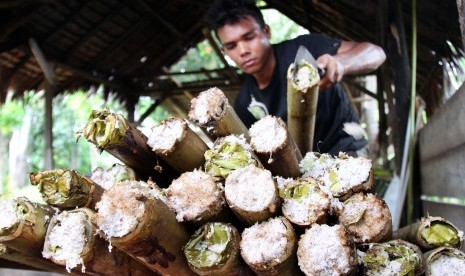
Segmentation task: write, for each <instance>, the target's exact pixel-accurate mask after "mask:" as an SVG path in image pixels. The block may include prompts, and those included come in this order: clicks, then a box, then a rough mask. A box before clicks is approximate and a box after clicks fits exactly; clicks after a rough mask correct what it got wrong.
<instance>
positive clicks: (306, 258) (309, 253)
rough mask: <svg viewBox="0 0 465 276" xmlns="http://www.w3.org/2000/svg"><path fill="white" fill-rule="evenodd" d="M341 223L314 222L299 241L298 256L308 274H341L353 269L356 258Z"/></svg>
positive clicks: (303, 269)
mask: <svg viewBox="0 0 465 276" xmlns="http://www.w3.org/2000/svg"><path fill="white" fill-rule="evenodd" d="M352 253H353V252H352V248H351V247H350V246H349V245H348V244H347V241H346V235H345V233H344V228H343V227H342V226H340V225H334V226H328V225H318V224H313V225H312V227H311V228H309V229H307V230H306V231H305V234H304V235H302V237H301V238H300V241H299V245H298V249H297V257H298V261H299V267H300V269H301V270H302V271H303V272H304V273H305V274H307V275H340V274H347V273H348V272H350V271H351V270H352V269H353V265H354V263H355V259H354V257H353V256H352V255H353V254H352Z"/></svg>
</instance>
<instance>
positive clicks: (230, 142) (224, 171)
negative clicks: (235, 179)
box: [205, 135, 263, 179]
mask: <svg viewBox="0 0 465 276" xmlns="http://www.w3.org/2000/svg"><path fill="white" fill-rule="evenodd" d="M205 160H206V162H205V172H207V173H208V174H210V175H212V176H215V177H218V178H220V179H226V177H228V175H229V173H231V172H232V171H234V170H237V169H239V168H243V167H246V166H249V165H254V166H258V167H263V166H262V164H261V163H260V161H259V159H258V157H257V156H255V154H253V152H252V148H251V147H250V145H249V144H248V143H247V142H246V140H245V138H244V137H243V136H236V135H229V136H226V137H222V138H218V139H217V140H216V141H215V144H214V145H213V148H212V149H211V150H207V151H206V152H205Z"/></svg>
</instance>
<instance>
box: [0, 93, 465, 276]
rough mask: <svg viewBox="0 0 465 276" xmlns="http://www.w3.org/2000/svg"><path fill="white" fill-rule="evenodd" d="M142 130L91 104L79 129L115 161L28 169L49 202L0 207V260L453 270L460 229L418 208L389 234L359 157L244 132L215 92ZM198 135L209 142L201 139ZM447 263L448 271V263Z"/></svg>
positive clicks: (147, 266) (273, 132)
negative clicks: (87, 168)
mask: <svg viewBox="0 0 465 276" xmlns="http://www.w3.org/2000/svg"><path fill="white" fill-rule="evenodd" d="M189 119H190V121H191V122H193V123H195V124H197V125H198V126H200V127H201V128H203V129H204V130H205V132H206V134H207V135H208V136H209V137H210V139H211V140H212V142H214V143H212V144H213V146H212V147H211V148H209V147H208V146H207V144H210V143H206V142H205V141H204V140H202V139H201V138H200V137H199V136H198V135H197V134H196V133H195V132H194V131H192V130H191V129H190V128H189V126H188V124H187V122H186V121H184V120H181V119H177V118H171V119H169V120H166V121H164V122H162V124H161V125H159V126H157V127H154V128H153V129H152V132H151V134H150V135H149V137H147V136H145V135H144V134H142V133H141V132H140V131H138V130H137V129H136V128H133V127H131V126H130V124H129V123H128V122H127V121H126V120H125V118H124V117H123V116H121V115H118V114H114V113H111V112H109V111H108V110H104V111H100V112H98V111H94V112H92V114H91V116H90V118H89V121H88V122H87V124H86V125H85V127H84V128H83V130H82V131H80V132H79V134H80V135H82V136H84V137H85V138H86V139H87V140H88V141H89V142H91V143H93V144H95V145H96V146H97V147H98V148H99V149H100V150H105V151H108V152H109V153H111V154H113V155H114V156H116V157H117V158H119V159H120V160H121V162H122V163H123V164H117V165H114V166H113V167H111V168H98V169H96V170H94V171H93V173H92V176H91V177H90V178H88V177H86V176H84V175H82V174H80V173H79V172H77V171H73V170H66V169H64V170H55V171H45V172H37V173H31V175H30V181H31V184H33V185H37V186H38V188H39V190H40V192H41V193H42V195H43V198H44V200H45V202H46V203H47V205H39V204H35V203H31V202H29V201H28V200H27V199H24V198H18V199H15V200H13V201H4V202H1V203H0V212H2V217H3V218H5V219H4V220H3V221H1V222H0V244H1V247H0V258H5V259H8V260H14V261H17V262H20V263H23V264H26V265H29V266H32V267H36V268H37V269H41V270H46V271H54V272H59V273H71V274H91V275H97V274H98V275H110V274H113V275H153V274H155V275H195V274H197V275H300V274H306V275H349V274H350V275H353V274H355V273H359V274H365V275H420V274H422V273H426V274H427V275H439V274H438V272H440V271H444V270H448V271H451V273H453V271H459V272H462V271H465V270H464V269H465V258H464V256H465V254H464V253H463V252H462V251H460V249H461V248H462V244H463V232H462V231H460V230H459V229H457V228H456V227H455V226H454V225H453V224H452V223H451V222H449V221H447V220H445V219H443V218H438V217H425V218H422V220H421V221H420V222H418V223H417V224H415V225H411V226H408V227H406V228H403V229H400V230H399V231H396V232H394V233H392V225H391V215H390V212H389V209H388V207H387V205H386V204H385V203H384V201H383V200H382V199H380V198H378V197H377V196H376V195H375V194H373V193H372V188H373V170H372V167H371V160H369V159H365V158H353V157H349V156H347V155H345V154H344V153H341V154H340V155H339V156H330V155H328V154H319V153H315V152H306V154H305V156H304V157H302V154H301V152H300V150H299V149H298V146H297V144H296V143H295V142H294V140H293V137H291V134H290V133H289V131H288V129H287V126H286V124H285V123H284V122H283V121H282V120H281V119H279V118H275V117H273V116H266V117H265V118H263V119H261V120H259V121H258V122H257V123H255V124H254V125H253V126H252V127H251V128H250V129H247V128H245V126H244V125H243V123H242V122H241V121H240V120H239V119H238V118H237V115H236V114H235V112H234V110H233V109H232V107H231V106H230V104H229V102H228V101H227V98H226V97H225V96H224V94H223V93H222V91H220V90H219V89H217V88H212V89H210V90H207V91H204V92H202V93H200V95H199V96H198V97H197V98H195V99H194V100H193V101H192V105H191V110H190V112H189ZM207 142H208V141H207ZM454 269H455V270H454Z"/></svg>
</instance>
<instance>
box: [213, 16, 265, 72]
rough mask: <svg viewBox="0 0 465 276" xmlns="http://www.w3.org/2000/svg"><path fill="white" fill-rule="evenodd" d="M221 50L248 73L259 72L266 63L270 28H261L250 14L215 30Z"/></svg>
mask: <svg viewBox="0 0 465 276" xmlns="http://www.w3.org/2000/svg"><path fill="white" fill-rule="evenodd" d="M217 34H218V38H219V39H220V41H221V44H222V47H223V52H224V53H225V54H227V55H228V56H229V57H230V58H231V59H232V60H233V61H234V62H235V63H236V65H237V66H238V67H239V68H241V69H242V70H243V71H244V72H246V73H248V74H256V73H259V72H260V71H261V70H262V69H263V68H264V67H265V66H266V64H267V62H268V59H269V57H270V55H271V54H272V51H271V44H270V36H271V34H270V29H269V28H268V27H266V28H264V29H262V28H261V27H260V25H259V24H258V23H257V22H256V21H255V19H254V18H253V17H251V16H247V17H246V18H244V19H241V20H240V21H239V22H237V23H235V24H227V25H224V26H223V27H221V28H219V29H218V30H217Z"/></svg>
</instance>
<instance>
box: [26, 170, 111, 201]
mask: <svg viewBox="0 0 465 276" xmlns="http://www.w3.org/2000/svg"><path fill="white" fill-rule="evenodd" d="M29 180H30V181H31V184H32V185H37V186H38V187H39V192H40V193H41V194H42V197H43V199H44V201H45V202H47V204H50V205H52V206H54V207H57V208H60V209H71V208H76V207H90V208H94V207H95V203H96V202H97V201H99V200H100V198H101V196H102V193H103V188H102V187H100V186H99V185H98V184H96V183H95V182H94V181H92V180H90V179H89V178H88V177H86V176H83V175H81V174H79V173H78V172H76V171H75V170H53V171H43V172H39V173H30V174H29Z"/></svg>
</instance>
